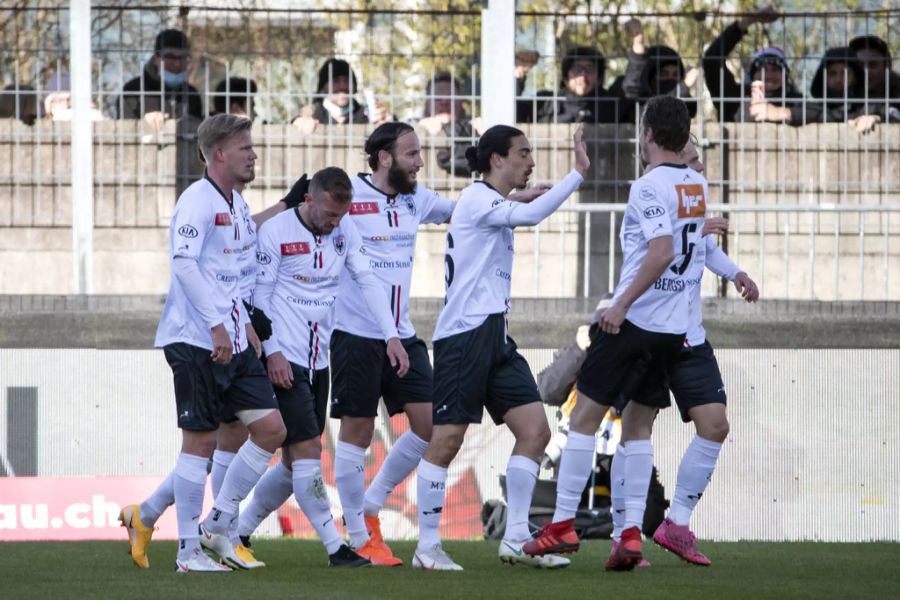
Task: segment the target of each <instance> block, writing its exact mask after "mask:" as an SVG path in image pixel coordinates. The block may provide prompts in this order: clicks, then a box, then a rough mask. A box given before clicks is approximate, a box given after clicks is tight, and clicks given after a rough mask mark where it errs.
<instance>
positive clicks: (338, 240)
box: [332, 235, 344, 256]
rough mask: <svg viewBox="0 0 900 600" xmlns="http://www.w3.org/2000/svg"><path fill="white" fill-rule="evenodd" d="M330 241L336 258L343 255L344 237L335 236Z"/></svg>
mask: <svg viewBox="0 0 900 600" xmlns="http://www.w3.org/2000/svg"><path fill="white" fill-rule="evenodd" d="M332 240H333V241H334V251H335V252H337V254H338V256H342V255H343V254H344V236H342V235H336V236H334V238H332Z"/></svg>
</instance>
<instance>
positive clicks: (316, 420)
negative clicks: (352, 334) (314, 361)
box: [275, 362, 328, 445]
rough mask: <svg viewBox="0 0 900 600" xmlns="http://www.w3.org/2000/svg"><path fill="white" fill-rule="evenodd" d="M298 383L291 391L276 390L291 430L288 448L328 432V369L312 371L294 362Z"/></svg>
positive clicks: (295, 379) (283, 415)
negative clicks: (326, 428)
mask: <svg viewBox="0 0 900 600" xmlns="http://www.w3.org/2000/svg"><path fill="white" fill-rule="evenodd" d="M288 364H289V365H291V372H292V373H293V374H294V382H293V385H292V386H291V388H290V389H288V390H286V389H284V388H280V387H276V388H275V396H276V397H277V398H278V408H279V409H280V410H281V418H282V419H283V420H284V426H285V428H286V429H287V436H286V437H285V439H284V443H285V445H288V444H295V443H297V442H305V441H306V440H311V439H314V438H317V437H319V436H320V435H322V432H323V431H325V414H326V411H327V410H328V369H318V370H315V371H312V376H310V371H309V369H307V368H306V367H301V366H299V365H296V364H294V363H292V362H289V363H288Z"/></svg>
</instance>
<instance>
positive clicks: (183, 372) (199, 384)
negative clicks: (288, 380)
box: [163, 342, 278, 431]
mask: <svg viewBox="0 0 900 600" xmlns="http://www.w3.org/2000/svg"><path fill="white" fill-rule="evenodd" d="M163 353H164V354H165V356H166V361H167V362H168V363H169V366H170V367H172V375H173V378H174V381H175V406H176V408H177V410H178V427H179V428H181V429H186V430H188V431H215V430H216V429H218V428H219V423H221V422H223V420H224V415H233V414H236V413H238V412H239V411H242V410H256V409H266V408H271V409H277V408H278V402H277V401H276V400H275V393H274V391H273V390H272V384H271V383H270V382H269V377H268V376H267V375H266V371H265V369H264V368H263V366H262V363H260V362H259V358H257V356H256V352H255V351H254V350H253V348H252V347H249V346H248V347H247V349H245V350H244V351H243V352H241V353H240V354H236V355H234V356H233V357H232V358H231V362H230V363H228V364H227V365H218V364H216V363H214V362H213V361H212V359H211V358H210V356H209V355H210V351H209V350H207V349H206V348H200V347H198V346H192V345H190V344H186V343H184V342H176V343H174V344H169V345H167V346H165V347H164V348H163Z"/></svg>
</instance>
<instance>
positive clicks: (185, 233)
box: [178, 225, 197, 238]
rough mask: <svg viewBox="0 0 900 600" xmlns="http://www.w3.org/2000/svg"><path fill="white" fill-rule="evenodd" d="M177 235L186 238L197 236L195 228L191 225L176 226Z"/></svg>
mask: <svg viewBox="0 0 900 600" xmlns="http://www.w3.org/2000/svg"><path fill="white" fill-rule="evenodd" d="M178 235H180V236H181V237H186V238H195V237H197V230H196V229H194V226H193V225H182V226H181V227H179V228H178Z"/></svg>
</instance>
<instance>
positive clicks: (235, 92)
mask: <svg viewBox="0 0 900 600" xmlns="http://www.w3.org/2000/svg"><path fill="white" fill-rule="evenodd" d="M256 89H257V88H256V82H255V81H253V80H252V79H245V78H243V77H229V78H228V79H223V80H222V81H220V82H219V84H218V85H217V86H216V91H215V93H214V94H213V112H212V113H211V114H210V116H212V115H218V114H223V113H227V114H231V115H237V116H239V117H247V118H248V119H250V120H251V121H252V120H253V119H254V117H255V116H256V111H255V110H254V107H253V97H254V95H255V94H256Z"/></svg>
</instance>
